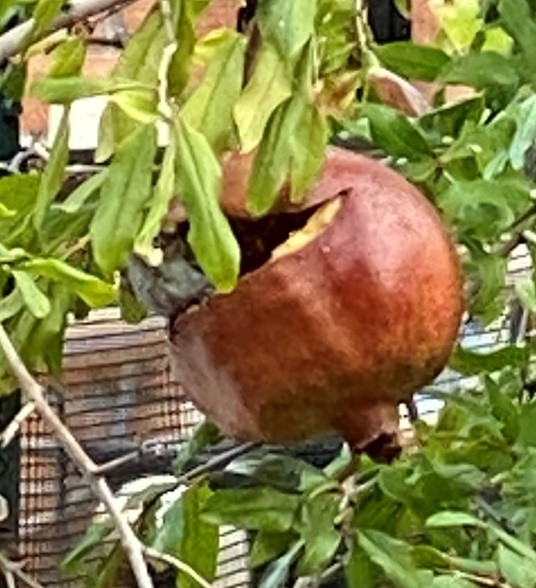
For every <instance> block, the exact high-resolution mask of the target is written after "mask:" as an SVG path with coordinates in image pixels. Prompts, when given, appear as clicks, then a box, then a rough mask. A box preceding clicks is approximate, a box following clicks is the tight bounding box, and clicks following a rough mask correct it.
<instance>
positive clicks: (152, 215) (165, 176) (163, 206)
mask: <svg viewBox="0 0 536 588" xmlns="http://www.w3.org/2000/svg"><path fill="white" fill-rule="evenodd" d="M176 152H177V144H176V141H175V140H174V136H173V135H171V141H170V143H169V145H168V146H167V148H166V150H165V152H164V158H163V160H162V167H161V169H160V175H159V176H158V181H157V183H156V186H155V189H154V194H153V196H152V198H151V203H150V206H149V210H148V211H147V214H146V216H145V220H144V222H143V226H142V228H141V230H140V232H139V234H138V235H137V237H136V240H135V242H134V251H135V252H136V253H137V254H138V255H140V256H142V257H144V258H145V259H147V260H148V261H149V263H151V262H152V260H153V259H154V256H155V249H154V248H153V239H154V238H155V237H156V235H157V234H158V232H159V231H160V226H161V224H162V219H163V218H164V216H165V215H166V214H167V212H168V209H169V203H170V202H171V199H172V198H173V196H174V195H175V184H176V178H175V159H176ZM157 262H158V260H157Z"/></svg>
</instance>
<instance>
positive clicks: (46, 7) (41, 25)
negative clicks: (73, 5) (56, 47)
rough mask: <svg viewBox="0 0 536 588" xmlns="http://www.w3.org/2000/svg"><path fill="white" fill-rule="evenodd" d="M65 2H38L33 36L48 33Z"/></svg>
mask: <svg viewBox="0 0 536 588" xmlns="http://www.w3.org/2000/svg"><path fill="white" fill-rule="evenodd" d="M64 4H65V0H38V2H37V5H36V7H35V10H34V11H33V14H32V16H33V19H34V25H33V28H32V33H31V34H32V36H35V35H37V34H38V33H41V32H42V31H46V30H47V29H48V28H49V26H50V25H51V24H52V23H53V21H54V19H55V18H56V16H57V15H58V13H59V12H60V10H61V8H62V6H63V5H64Z"/></svg>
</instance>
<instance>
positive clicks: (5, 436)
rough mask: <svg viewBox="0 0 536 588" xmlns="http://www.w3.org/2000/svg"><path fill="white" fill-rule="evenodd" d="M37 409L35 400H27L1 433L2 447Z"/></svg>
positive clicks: (0, 443)
mask: <svg viewBox="0 0 536 588" xmlns="http://www.w3.org/2000/svg"><path fill="white" fill-rule="evenodd" d="M34 411H35V404H34V403H33V402H31V401H30V402H26V403H25V404H24V405H23V406H22V408H21V409H20V410H19V412H18V413H17V414H16V415H15V416H14V417H13V419H12V420H11V422H10V423H9V424H8V425H7V427H6V428H5V429H4V430H3V432H2V434H1V435H0V448H4V447H7V446H8V445H9V444H10V443H11V441H13V438H14V437H15V435H16V434H17V432H18V431H19V429H20V427H21V425H22V423H23V422H24V421H25V420H26V419H27V418H28V417H29V416H30V415H31V414H32V413H33V412H34Z"/></svg>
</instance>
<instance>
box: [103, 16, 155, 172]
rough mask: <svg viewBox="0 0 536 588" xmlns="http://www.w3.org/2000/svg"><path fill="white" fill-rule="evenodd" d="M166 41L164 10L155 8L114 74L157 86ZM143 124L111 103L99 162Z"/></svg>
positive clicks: (146, 84)
mask: <svg viewBox="0 0 536 588" xmlns="http://www.w3.org/2000/svg"><path fill="white" fill-rule="evenodd" d="M165 44H166V35H165V27H164V24H163V20H162V15H161V14H160V11H157V10H156V11H152V12H151V13H150V14H149V16H148V17H147V18H146V19H145V21H144V22H143V24H142V25H141V27H140V28H139V29H138V30H137V31H136V33H134V35H132V36H131V37H130V39H129V41H128V43H127V46H126V48H125V50H124V51H123V53H122V54H121V56H120V58H119V61H118V62H117V65H116V66H115V68H114V70H113V72H112V77H113V78H114V79H119V80H131V81H134V80H135V81H136V82H138V83H140V84H143V85H144V86H145V87H146V88H147V87H149V88H157V87H158V82H159V80H158V74H159V68H160V63H161V60H162V53H163V51H164V46H165ZM125 89H127V88H125ZM132 89H133V90H134V89H136V88H134V87H133V88H132ZM141 124H142V123H140V122H139V121H136V120H132V119H131V118H130V117H129V116H128V115H127V114H125V112H123V111H122V110H121V109H120V108H119V107H118V106H117V105H116V104H109V105H108V106H107V107H106V109H105V111H104V113H103V115H102V117H101V121H100V125H99V145H98V147H97V151H96V153H95V160H96V161H98V162H99V161H106V160H107V159H109V158H110V157H111V155H112V154H113V153H114V151H115V150H116V149H117V148H118V147H119V145H120V144H121V142H122V141H123V139H125V138H126V137H128V136H129V135H130V134H131V133H132V132H133V131H135V130H136V129H138V128H139V127H140V125H141Z"/></svg>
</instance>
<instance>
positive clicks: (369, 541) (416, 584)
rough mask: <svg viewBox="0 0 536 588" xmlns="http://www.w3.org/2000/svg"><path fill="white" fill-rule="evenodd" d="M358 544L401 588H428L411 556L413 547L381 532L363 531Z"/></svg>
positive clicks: (359, 532)
mask: <svg viewBox="0 0 536 588" xmlns="http://www.w3.org/2000/svg"><path fill="white" fill-rule="evenodd" d="M358 542H359V545H360V546H361V548H362V549H363V551H365V552H366V553H367V555H368V556H369V557H370V559H371V560H372V561H373V562H374V563H375V564H376V565H378V566H379V567H380V568H382V569H383V571H384V572H385V573H386V574H387V576H388V577H389V578H390V579H391V580H393V581H394V582H396V584H397V585H398V586H400V587H401V588H427V587H428V584H427V583H426V582H425V581H423V578H422V576H421V575H420V574H419V572H418V570H417V568H416V567H415V564H414V563H413V559H412V556H411V546H410V545H409V544H407V543H405V542H403V541H399V540H398V539H393V538H392V537H389V535H386V534H385V533H383V532H381V531H375V530H372V529H367V530H365V529H362V530H360V531H358Z"/></svg>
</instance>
